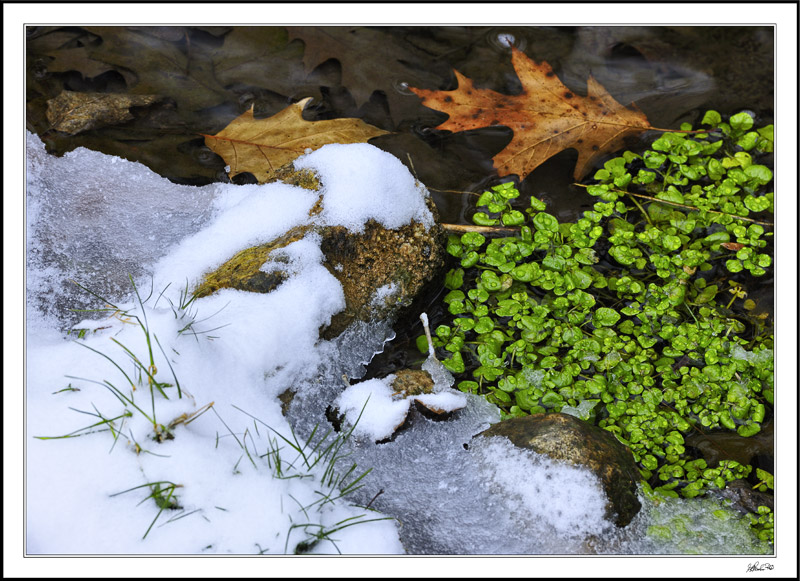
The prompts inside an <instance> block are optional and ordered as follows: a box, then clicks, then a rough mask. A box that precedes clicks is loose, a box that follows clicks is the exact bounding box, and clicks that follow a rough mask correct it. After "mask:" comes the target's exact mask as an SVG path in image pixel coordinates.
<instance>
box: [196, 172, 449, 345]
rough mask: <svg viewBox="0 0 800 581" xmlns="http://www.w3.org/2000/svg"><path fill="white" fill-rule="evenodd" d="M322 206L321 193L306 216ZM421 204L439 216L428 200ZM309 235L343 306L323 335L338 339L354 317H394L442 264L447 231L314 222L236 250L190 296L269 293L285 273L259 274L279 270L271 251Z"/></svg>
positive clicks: (297, 179)
mask: <svg viewBox="0 0 800 581" xmlns="http://www.w3.org/2000/svg"><path fill="white" fill-rule="evenodd" d="M279 176H280V177H281V179H282V181H284V182H285V183H289V184H292V185H296V186H299V187H303V188H306V189H309V190H312V191H317V190H319V189H320V183H319V179H318V176H316V174H314V173H313V172H311V171H309V170H301V171H298V172H292V171H290V170H281V171H280V172H279ZM324 203H325V201H324V196H320V201H319V202H318V203H317V204H316V205H315V206H314V208H312V210H311V212H310V215H311V216H312V217H313V216H315V215H317V214H319V213H320V211H321V208H322V207H324ZM426 204H427V206H428V208H429V209H430V211H431V213H432V214H433V215H434V217H436V216H437V212H436V208H435V206H434V205H433V202H432V201H431V200H430V198H427V199H426ZM312 233H313V234H316V235H318V236H319V237H320V239H321V243H320V248H321V250H322V252H323V254H324V256H325V262H324V266H325V267H326V268H327V269H328V271H329V272H330V273H331V274H332V275H333V276H334V277H335V278H336V279H337V280H338V281H339V282H340V283H341V285H342V289H343V291H344V297H345V308H344V309H343V310H342V311H340V312H339V313H337V314H336V315H334V316H333V318H332V320H331V323H330V325H328V326H327V327H326V328H325V329H323V330H322V333H321V335H322V338H324V339H332V338H334V337H337V336H338V335H340V334H341V333H342V331H344V330H345V328H347V326H348V325H350V324H351V323H353V322H354V321H356V320H359V321H370V320H376V319H391V318H393V317H395V316H396V315H397V312H398V311H399V310H400V308H402V307H403V306H407V305H409V304H411V302H412V300H413V298H414V297H415V296H416V295H417V294H418V293H419V292H420V290H421V289H422V288H423V286H424V285H425V284H426V283H428V282H430V281H431V280H433V279H434V277H435V276H436V275H437V274H438V273H439V272H440V270H441V269H442V268H443V266H444V256H445V254H444V239H445V234H444V231H443V230H442V228H441V227H440V226H439V225H438V223H437V224H436V225H434V226H433V227H431V228H428V227H426V226H425V225H423V224H420V223H418V222H416V221H412V222H411V223H409V224H406V225H404V226H401V227H399V228H396V229H389V228H386V227H384V226H383V225H381V224H380V223H378V222H376V221H375V220H369V221H367V222H366V224H365V226H364V231H363V232H361V233H354V232H351V231H350V230H348V229H347V228H345V227H344V226H325V225H319V224H315V223H313V222H312V223H311V224H308V225H304V226H298V227H296V228H293V229H291V230H290V231H288V232H287V233H285V234H284V235H283V236H280V237H278V238H276V239H275V240H273V241H271V242H269V243H267V244H262V245H259V246H254V247H251V248H247V249H245V250H242V251H240V252H238V253H237V254H236V255H234V256H233V257H231V258H230V259H229V260H228V261H226V262H225V263H224V264H222V265H221V266H220V267H218V268H217V269H216V270H214V271H213V272H210V273H208V274H206V276H205V278H204V280H203V281H202V282H201V283H200V284H199V285H198V286H197V288H196V289H195V294H196V295H197V296H200V297H202V296H206V295H209V294H211V293H213V292H215V291H217V290H219V289H221V288H233V289H238V290H244V291H249V292H260V293H268V292H270V291H272V290H274V289H275V288H277V287H278V286H279V285H280V284H281V283H282V282H284V281H285V280H286V278H287V277H288V276H289V274H288V273H286V272H284V271H281V269H280V268H279V267H278V268H273V269H270V271H269V272H264V271H263V270H262V266H263V265H264V264H265V263H266V262H269V261H273V262H276V263H278V265H280V262H281V258H275V257H274V254H275V251H276V250H279V249H282V248H285V247H286V246H288V245H289V244H291V243H293V242H296V241H297V240H300V239H302V238H304V237H305V236H308V235H310V234H312Z"/></svg>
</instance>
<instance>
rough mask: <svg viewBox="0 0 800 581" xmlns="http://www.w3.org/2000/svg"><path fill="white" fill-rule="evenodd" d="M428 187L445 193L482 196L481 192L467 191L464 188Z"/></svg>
mask: <svg viewBox="0 0 800 581" xmlns="http://www.w3.org/2000/svg"><path fill="white" fill-rule="evenodd" d="M428 189H429V190H431V191H434V192H441V193H443V194H467V195H468V196H480V195H481V194H480V192H465V191H464V190H440V189H439V188H432V187H430V186H428Z"/></svg>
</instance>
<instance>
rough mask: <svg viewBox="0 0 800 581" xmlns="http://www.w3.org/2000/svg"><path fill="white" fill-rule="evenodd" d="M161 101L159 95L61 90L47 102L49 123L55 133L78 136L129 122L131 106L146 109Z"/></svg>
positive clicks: (131, 116) (131, 117)
mask: <svg viewBox="0 0 800 581" xmlns="http://www.w3.org/2000/svg"><path fill="white" fill-rule="evenodd" d="M160 99H161V97H160V96H158V95H126V94H124V93H75V92H73V91H62V92H61V93H60V94H59V95H58V97H56V98H54V99H50V100H49V101H47V121H48V122H49V123H50V125H52V127H53V129H55V130H56V131H61V132H63V133H69V134H70V135H75V134H76V133H80V132H82V131H88V130H90V129H98V128H100V127H105V126H107V125H117V124H119V123H124V122H125V121H130V120H131V119H133V115H132V114H131V112H130V108H131V107H145V106H147V105H152V104H153V103H155V102H157V101H159V100H160Z"/></svg>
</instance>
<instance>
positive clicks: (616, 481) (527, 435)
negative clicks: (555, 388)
mask: <svg viewBox="0 0 800 581" xmlns="http://www.w3.org/2000/svg"><path fill="white" fill-rule="evenodd" d="M478 436H505V437H506V438H508V439H509V440H510V441H511V443H512V444H514V445H515V446H518V447H520V448H525V449H528V450H532V451H534V452H536V453H538V454H543V455H546V456H548V457H549V458H551V459H553V460H562V461H564V462H568V463H570V464H573V465H576V466H582V467H585V468H588V469H589V470H591V471H592V472H593V473H594V474H596V475H597V477H598V478H599V479H600V481H601V482H602V485H603V489H604V490H605V493H606V496H607V497H608V505H607V508H606V516H607V517H608V518H609V520H612V521H613V522H614V523H615V524H616V525H617V526H620V527H624V526H625V525H627V524H628V523H630V522H631V519H633V517H634V516H636V513H638V512H639V509H640V508H641V507H642V505H641V503H640V502H639V499H638V497H637V495H636V483H637V482H638V481H639V470H638V469H637V467H636V463H635V462H634V459H633V455H632V454H631V452H630V450H628V448H626V447H625V446H624V445H622V444H621V443H620V442H618V441H617V439H616V438H615V437H614V435H613V434H611V433H610V432H607V431H606V430H603V429H602V428H598V427H596V426H594V425H592V424H590V423H588V422H585V421H583V420H581V419H579V418H576V417H574V416H571V415H568V414H560V413H553V414H532V415H530V416H526V417H522V418H511V419H508V420H505V421H502V422H499V423H497V424H494V425H493V426H492V427H490V428H489V429H488V430H485V431H483V432H481V433H480V434H478Z"/></svg>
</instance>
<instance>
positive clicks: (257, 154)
mask: <svg viewBox="0 0 800 581" xmlns="http://www.w3.org/2000/svg"><path fill="white" fill-rule="evenodd" d="M310 100H311V98H310V97H309V98H306V99H303V100H302V101H298V102H297V103H295V104H293V105H289V106H288V107H286V108H285V109H284V110H283V111H280V112H279V113H276V114H275V115H273V116H272V117H267V118H266V119H255V118H254V117H253V108H252V107H251V108H250V109H249V110H248V111H245V112H244V113H242V114H241V115H240V116H239V117H237V118H236V119H234V120H233V121H231V123H230V124H229V125H228V126H227V127H226V128H225V129H223V130H222V131H220V132H219V133H217V134H216V135H204V137H205V138H206V145H207V146H208V147H209V148H210V149H211V150H212V151H214V152H215V153H216V154H217V155H219V156H220V157H222V159H224V160H225V163H227V164H228V165H230V167H231V170H230V176H231V177H233V176H235V175H236V174H239V173H242V172H250V173H252V174H253V175H254V176H255V177H256V179H257V180H258V182H259V183H264V182H266V181H268V180H269V179H270V178H271V177H272V176H273V174H274V173H275V171H276V170H277V169H279V168H280V167H281V166H283V165H286V164H287V163H289V162H292V161H294V160H295V159H296V158H297V157H299V156H300V155H302V154H303V153H305V151H306V149H312V150H313V149H318V148H320V147H322V146H323V145H327V144H329V143H364V142H366V141H367V140H369V139H371V138H373V137H377V136H378V135H383V134H385V133H387V132H386V131H383V130H382V129H378V128H377V127H373V126H372V125H368V124H367V123H364V122H363V121H361V120H360V119H331V120H327V121H306V120H305V119H303V108H304V107H305V105H306V103H308V101H310Z"/></svg>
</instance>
